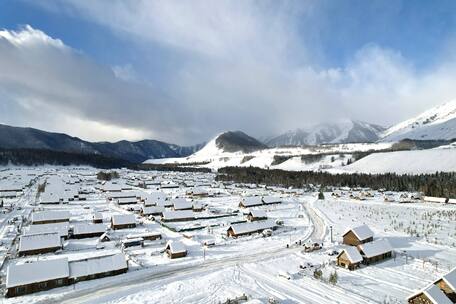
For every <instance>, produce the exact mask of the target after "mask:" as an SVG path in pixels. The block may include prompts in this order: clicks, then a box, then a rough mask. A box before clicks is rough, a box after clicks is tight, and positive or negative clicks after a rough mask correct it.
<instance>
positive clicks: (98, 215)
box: [92, 211, 103, 220]
mask: <svg viewBox="0 0 456 304" xmlns="http://www.w3.org/2000/svg"><path fill="white" fill-rule="evenodd" d="M92 217H93V219H95V220H103V214H101V212H98V211H95V212H94V213H93V216H92Z"/></svg>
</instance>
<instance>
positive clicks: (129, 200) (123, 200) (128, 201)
mask: <svg viewBox="0 0 456 304" xmlns="http://www.w3.org/2000/svg"><path fill="white" fill-rule="evenodd" d="M115 202H116V203H117V205H132V204H136V203H137V202H138V201H137V199H136V195H135V196H133V197H119V198H116V199H115Z"/></svg>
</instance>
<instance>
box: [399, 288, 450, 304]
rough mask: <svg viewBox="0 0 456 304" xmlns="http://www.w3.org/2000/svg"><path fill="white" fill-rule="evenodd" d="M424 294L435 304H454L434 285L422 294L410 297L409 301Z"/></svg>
mask: <svg viewBox="0 0 456 304" xmlns="http://www.w3.org/2000/svg"><path fill="white" fill-rule="evenodd" d="M420 294H424V295H425V296H426V297H427V298H428V299H429V300H430V301H431V303H433V304H452V303H453V302H451V300H450V299H448V297H447V296H446V295H445V293H444V292H443V291H442V290H440V288H439V287H438V286H436V285H434V284H430V285H429V286H427V287H426V288H424V289H423V290H421V291H420V292H417V293H415V294H414V295H412V296H410V297H408V300H410V299H412V298H414V297H416V296H418V295H420Z"/></svg>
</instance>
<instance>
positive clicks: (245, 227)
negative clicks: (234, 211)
mask: <svg viewBox="0 0 456 304" xmlns="http://www.w3.org/2000/svg"><path fill="white" fill-rule="evenodd" d="M274 227H275V223H274V221H272V220H265V221H255V222H248V223H241V224H233V225H231V226H230V227H229V228H228V229H230V228H231V229H233V231H234V233H235V234H244V233H251V232H256V231H259V230H264V229H272V228H274Z"/></svg>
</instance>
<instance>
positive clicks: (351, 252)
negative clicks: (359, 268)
mask: <svg viewBox="0 0 456 304" xmlns="http://www.w3.org/2000/svg"><path fill="white" fill-rule="evenodd" d="M343 252H345V255H346V256H347V258H348V260H349V261H350V262H351V263H359V262H362V261H363V257H362V256H361V254H360V253H359V251H358V249H357V248H356V247H354V246H349V247H346V248H344V249H343V250H342V252H341V253H340V254H342V253H343ZM340 254H339V256H340Z"/></svg>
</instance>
